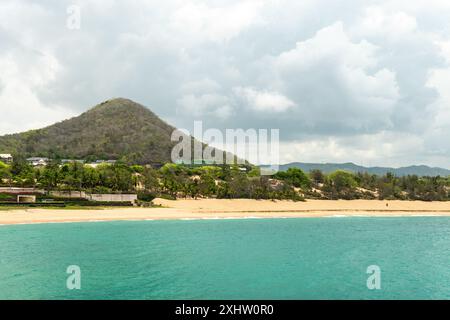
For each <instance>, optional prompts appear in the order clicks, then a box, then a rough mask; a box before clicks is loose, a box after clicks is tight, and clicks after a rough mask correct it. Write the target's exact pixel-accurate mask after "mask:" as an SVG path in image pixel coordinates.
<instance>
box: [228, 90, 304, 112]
mask: <svg viewBox="0 0 450 320" xmlns="http://www.w3.org/2000/svg"><path fill="white" fill-rule="evenodd" d="M234 93H235V94H236V95H237V96H238V97H239V98H241V99H243V100H244V104H245V105H246V106H247V107H248V108H250V109H252V110H254V111H256V112H270V113H277V112H284V111H287V110H288V109H290V108H292V107H294V106H295V103H294V102H293V101H291V100H290V99H289V98H287V97H285V96H284V95H282V94H280V93H278V92H273V91H258V90H255V89H254V88H242V87H237V88H234Z"/></svg>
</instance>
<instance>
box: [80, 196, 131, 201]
mask: <svg viewBox="0 0 450 320" xmlns="http://www.w3.org/2000/svg"><path fill="white" fill-rule="evenodd" d="M87 196H88V198H87V199H89V200H91V201H108V202H135V201H136V200H137V194H88V195H87Z"/></svg>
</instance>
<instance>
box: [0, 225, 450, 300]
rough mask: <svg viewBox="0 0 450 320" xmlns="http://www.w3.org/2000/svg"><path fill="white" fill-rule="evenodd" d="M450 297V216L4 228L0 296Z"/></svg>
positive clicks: (0, 232)
mask: <svg viewBox="0 0 450 320" xmlns="http://www.w3.org/2000/svg"><path fill="white" fill-rule="evenodd" d="M69 265H77V266H79V267H80V270H81V277H80V280H81V289H80V290H68V289H67V286H66V280H67V277H68V276H69V275H68V274H67V273H66V270H67V267H68V266H69ZM370 265H377V266H379V268H380V271H381V289H379V290H369V289H368V287H367V278H368V277H369V276H370V274H367V273H366V271H367V267H368V266H370ZM448 298H450V218H446V217H409V218H365V217H360V218H349V217H347V218H303V219H247V220H245V219H244V220H197V221H195V220H193V221H140V222H92V223H70V224H69V223H67V224H39V225H17V226H0V299H448Z"/></svg>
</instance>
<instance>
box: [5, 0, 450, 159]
mask: <svg viewBox="0 0 450 320" xmlns="http://www.w3.org/2000/svg"><path fill="white" fill-rule="evenodd" d="M73 4H74V3H73V1H69V0H62V1H56V0H44V1H39V2H33V3H30V1H27V0H3V1H1V3H0V70H1V73H0V112H1V115H2V117H1V118H0V133H8V132H17V131H23V130H26V129H30V128H36V127H41V126H45V125H47V124H50V123H52V122H55V121H58V120H62V119H64V118H67V117H70V116H73V115H76V114H79V113H81V112H82V111H85V110H86V109H88V108H89V107H91V106H93V105H95V104H96V103H98V102H101V101H103V100H105V99H108V98H110V97H118V96H123V97H127V98H130V99H134V100H136V101H138V102H141V103H143V104H145V105H147V106H149V107H150V108H151V109H152V110H153V111H154V112H155V113H157V114H159V115H160V116H161V117H162V118H163V119H165V120H167V121H169V122H171V123H172V124H173V125H175V126H178V127H184V128H186V127H187V128H189V127H190V126H192V123H193V121H194V120H203V121H204V124H205V128H206V127H218V128H221V129H224V128H244V129H246V128H269V129H270V128H279V129H280V135H281V138H282V144H283V146H285V148H283V149H282V154H281V159H282V161H283V162H287V161H294V160H295V161H355V162H366V164H369V163H370V164H377V165H403V164H411V163H419V162H420V163H426V164H430V165H441V166H446V167H448V164H447V160H446V159H448V157H449V156H450V144H449V143H448V142H447V140H448V139H447V136H448V134H449V133H450V111H449V110H450V109H449V105H450V96H449V94H448V92H450V88H449V87H448V83H450V71H449V70H450V45H449V43H450V37H449V36H448V30H449V29H450V19H449V17H450V4H449V2H448V1H443V0H426V1H425V0H417V1H413V2H411V1H406V0H393V1H387V0H382V1H377V2H376V3H375V2H372V4H367V3H363V2H361V1H358V0H349V1H346V2H345V3H343V2H342V1H329V0H314V1H313V0H305V1H301V2H293V1H288V0H276V1H260V0H243V1H237V0H236V1H230V0H227V1H225V0H214V1H203V0H197V1H178V0H168V1H164V2H162V3H158V4H156V3H154V2H149V1H144V0H136V1H131V2H130V1H127V2H118V1H114V0H105V1H101V2H100V1H87V0H78V1H76V4H77V5H79V6H80V8H81V19H82V20H81V28H80V29H79V30H69V29H67V27H66V20H67V11H66V9H67V7H68V6H70V5H73Z"/></svg>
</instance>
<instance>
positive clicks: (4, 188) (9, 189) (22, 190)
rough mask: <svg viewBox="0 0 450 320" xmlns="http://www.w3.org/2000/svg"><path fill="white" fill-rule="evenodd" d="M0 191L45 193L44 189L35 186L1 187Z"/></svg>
mask: <svg viewBox="0 0 450 320" xmlns="http://www.w3.org/2000/svg"><path fill="white" fill-rule="evenodd" d="M0 193H10V194H22V193H40V194H44V193H45V191H44V190H40V189H35V188H10V187H0Z"/></svg>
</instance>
